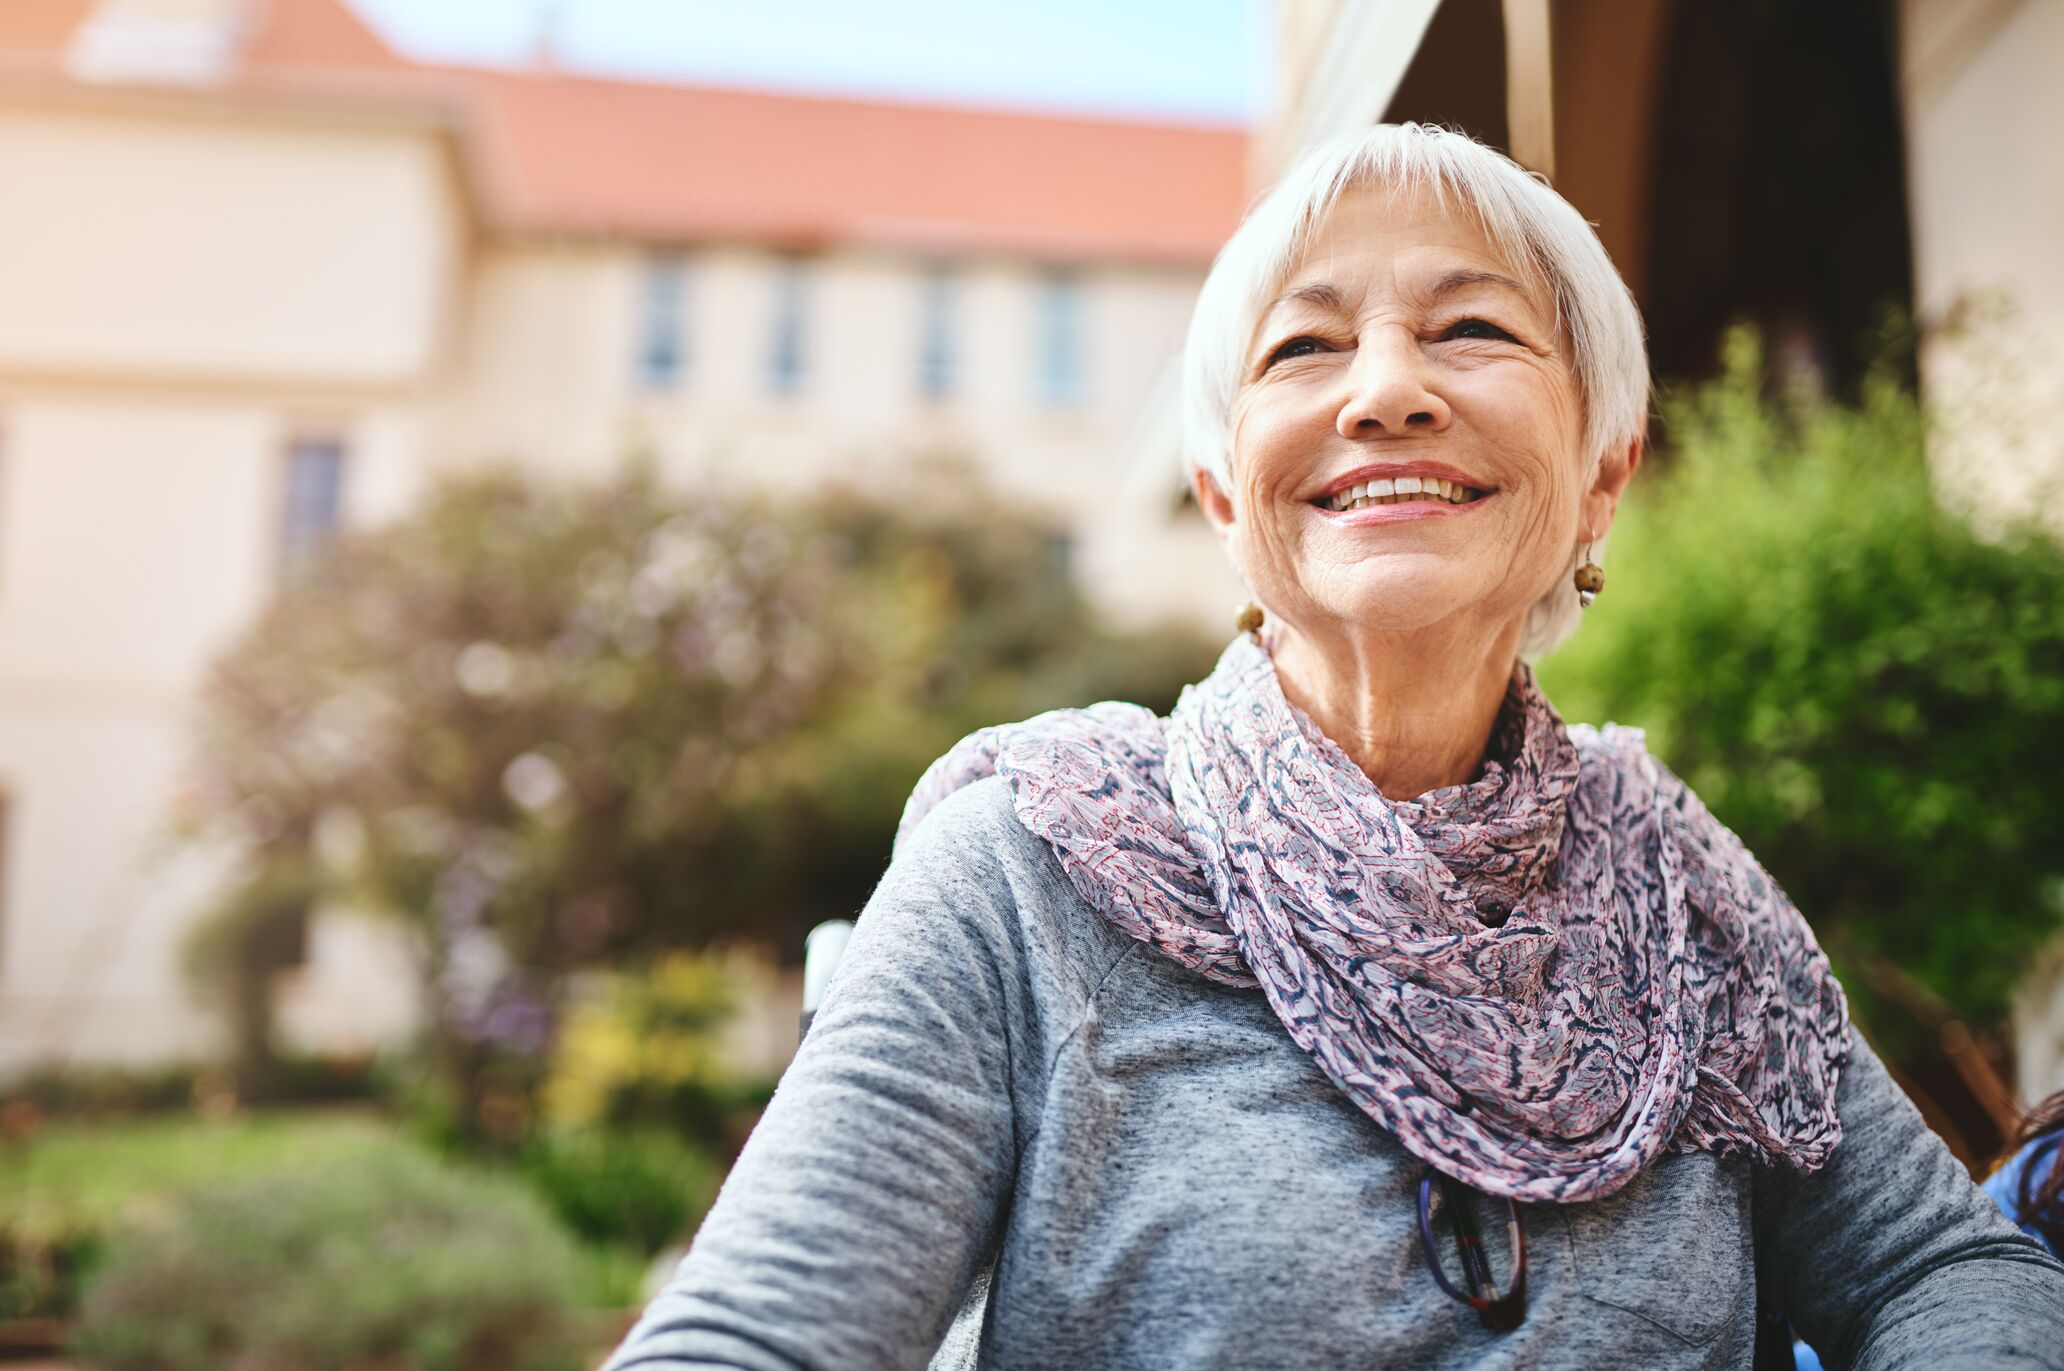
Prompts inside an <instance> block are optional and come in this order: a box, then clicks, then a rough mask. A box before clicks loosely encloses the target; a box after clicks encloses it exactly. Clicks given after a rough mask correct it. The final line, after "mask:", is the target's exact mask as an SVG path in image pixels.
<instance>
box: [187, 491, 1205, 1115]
mask: <svg viewBox="0 0 2064 1371" xmlns="http://www.w3.org/2000/svg"><path fill="white" fill-rule="evenodd" d="M925 507H926V509H927V510H929V511H931V512H927V513H908V512H898V511H896V510H892V509H890V508H887V507H885V506H883V505H880V504H877V503H871V502H869V501H867V500H864V499H861V498H859V497H857V496H854V495H851V494H847V493H842V492H840V491H837V490H820V491H816V492H813V495H812V498H811V499H810V500H809V501H806V502H801V503H800V504H799V503H796V502H792V501H791V502H784V503H782V504H779V505H777V504H774V503H771V502H769V501H766V500H762V499H757V498H750V497H746V496H740V495H722V494H715V493H708V494H698V495H697V496H696V497H695V498H694V499H692V500H688V499H684V498H683V497H681V496H679V495H676V494H673V493H670V492H669V491H667V490H666V489H664V488H663V487H662V486H661V485H660V483H659V482H658V481H657V480H656V479H655V478H654V477H653V476H652V475H651V473H650V470H649V467H648V466H647V465H646V464H644V463H642V462H633V463H631V464H630V465H629V467H628V468H627V471H626V473H625V474H624V475H623V476H621V477H620V478H618V479H616V480H614V481H611V482H609V483H606V484H602V485H595V486H582V487H572V488H565V489H556V488H548V487H544V486H540V485H536V484H533V483H530V482H527V481H525V480H523V479H520V478H518V477H516V476H513V475H507V474H501V475H490V476H485V477H478V478H474V479H471V480H466V481H462V482H458V483H454V484H451V485H449V486H447V487H446V488H444V489H442V490H441V491H439V492H437V493H436V494H435V495H434V497H433V498H431V499H429V500H427V501H426V502H425V504H424V505H423V507H422V508H421V509H420V510H419V512H417V513H416V514H414V515H413V516H412V517H409V518H407V519H405V520H402V521H400V522H398V523H395V524H391V525H388V526H386V527H384V528H381V529H378V530H373V531H369V532H362V533H357V534H353V535H349V536H347V537H345V538H342V539H340V540H339V541H338V542H337V543H336V544H335V545H334V546H333V547H332V548H331V549H330V551H329V553H328V555H326V556H324V557H323V558H321V559H319V560H317V561H315V562H314V563H312V565H311V567H310V569H309V570H308V572H307V573H306V574H305V575H304V576H303V577H302V578H301V579H299V580H298V581H297V582H296V583H295V584H293V585H291V586H290V587H289V588H288V589H287V590H285V591H284V592H283V593H282V595H281V596H280V597H279V599H278V600H277V602H276V603H275V604H274V605H273V607H272V608H271V610H270V611H269V612H268V613H267V614H266V615H265V616H264V617H263V619H262V620H261V621H260V622H259V623H258V624H257V625H256V626H255V627H254V629H253V630H252V631H251V632H250V633H249V634H248V635H247V636H246V638H245V639H244V640H243V641H242V642H241V643H239V644H238V645H237V646H236V647H235V648H234V649H233V650H232V651H230V652H229V653H228V654H227V655H226V656H225V657H224V658H223V659H222V660H221V662H220V663H219V664H218V666H217V667H216V669H215V670H214V672H213V674H212V677H211V679H210V681H209V683H208V685H207V688H206V691H205V694H204V699H203V709H202V711H201V717H200V726H199V735H198V738H199V748H198V758H199V766H198V771H199V777H200V779H199V784H198V785H197V788H196V794H197V796H198V799H197V801H196V817H195V821H194V825H193V829H194V831H196V832H199V833H207V834H212V835H220V836H227V837H229V838H231V839H233V840H234V841H235V842H236V843H237V844H238V845H239V846H240V847H241V848H242V849H243V850H245V851H247V852H248V853H249V854H250V858H251V863H250V870H249V874H248V875H247V876H246V878H245V880H244V881H243V883H242V884H241V885H240V886H239V887H238V888H237V890H236V891H235V892H234V893H233V894H232V895H231V896H230V897H229V898H228V899H227V900H226V901H225V903H224V905H223V907H222V910H221V912H220V914H219V915H218V917H217V918H216V919H215V920H213V921H211V925H210V927H209V928H208V929H206V930H204V931H203V932H202V933H201V934H199V935H198V937H197V941H196V950H197V953H198V954H199V960H200V961H201V962H202V963H203V964H204V965H206V964H210V963H212V964H213V965H216V966H218V967H220V966H222V965H224V964H234V963H237V962H239V960H240V959H241V960H242V961H244V962H248V961H249V960H250V959H252V958H254V957H257V958H263V957H264V956H266V955H268V954H267V951H266V949H267V948H268V947H269V946H271V943H273V942H276V941H277V938H276V935H269V940H268V937H262V936H260V933H261V932H262V931H263V930H265V929H267V928H269V927H271V926H274V925H276V924H277V923H278V922H279V921H280V920H281V918H282V917H284V916H283V915H282V914H281V910H282V908H283V903H282V901H281V900H280V899H279V898H278V896H279V894H280V892H282V891H289V892H295V893H297V894H298V895H299V896H300V897H301V900H302V903H301V908H302V910H303V911H304V912H305V909H306V907H307V905H308V904H309V903H312V902H314V901H316V900H320V899H324V898H336V899H340V900H348V901H351V902H353V903H356V904H358V905H361V906H370V907H375V908H381V909H386V910H390V911H393V912H395V913H397V914H399V915H401V916H403V917H405V918H408V919H410V920H412V921H413V922H414V923H415V924H416V925H417V926H418V927H419V928H420V929H421V930H422V933H423V946H424V948H425V949H426V953H427V955H426V970H427V972H428V988H429V991H430V994H429V1000H430V1003H431V1004H432V1005H433V1007H434V1017H435V1023H434V1025H433V1027H434V1030H435V1034H436V1040H437V1044H438V1048H439V1051H438V1054H437V1056H438V1060H439V1062H440V1063H441V1065H442V1070H441V1072H440V1075H441V1077H442V1082H443V1084H444V1086H445V1087H447V1088H448V1089H449V1090H450V1091H452V1092H453V1098H451V1099H450V1100H449V1101H448V1105H449V1108H450V1111H451V1112H450V1122H451V1124H452V1126H453V1127H454V1128H456V1129H457V1130H458V1131H459V1132H460V1133H461V1134H462V1135H464V1136H465V1137H467V1138H469V1139H472V1140H480V1139H483V1138H484V1139H489V1140H494V1141H499V1142H503V1143H508V1144H512V1145H513V1144H514V1143H515V1142H516V1141H518V1140H519V1139H520V1137H521V1136H522V1135H523V1133H524V1132H525V1131H526V1130H527V1129H528V1127H529V1124H530V1117H531V1101H532V1097H533V1095H534V1091H535V1087H536V1084H537V1079H538V1071H539V1069H540V1064H541V1063H542V1060H543V1055H544V1052H545V1049H546V1047H547V1046H548V1045H549V1042H550V1039H551V1037H552V1035H553V1032H554V1026H555V1018H556V1013H557V1009H558V995H559V982H560V979H561V978H562V977H563V976H564V974H565V973H566V972H567V971H569V970H571V969H573V968H576V967H582V966H589V965H594V964H598V963H604V962H607V961H609V960H611V959H614V958H619V957H622V956H624V955H625V954H627V953H630V952H633V951H640V952H649V951H652V950H655V949H659V948H665V947H675V946H684V947H700V946H706V945H709V944H711V943H715V942H723V941H731V940H736V939H747V940H753V941H757V942H760V943H762V944H764V945H766V946H769V947H771V948H773V949H775V950H776V951H777V952H778V953H779V954H780V955H782V956H784V957H790V958H793V957H795V956H797V955H799V947H800V941H801V936H802V934H803V932H804V931H805V930H806V929H807V928H808V927H809V926H810V925H811V924H813V923H815V922H816V921H818V920H819V919H821V918H823V917H827V916H830V915H834V914H850V913H851V912H852V911H853V910H854V909H856V908H857V907H858V906H859V904H860V903H861V902H862V901H863V900H864V899H865V897H866V894H867V892H868V890H869V888H870V887H871V886H872V884H873V881H874V880H875V878H876V877H878V876H879V874H880V871H881V869H882V866H883V865H884V864H885V862H886V860H887V855H888V845H889V839H890V837H891V835H892V834H893V831H894V826H895V821H896V818H897V816H898V814H899V813H900V809H901V806H902V803H903V800H904V798H905V797H906V796H907V794H908V793H909V789H910V786H911V785H912V783H913V782H914V781H915V779H916V777H917V774H918V772H919V771H920V770H921V769H922V767H923V766H924V765H925V764H926V763H927V762H929V761H930V760H931V758H932V757H934V756H936V755H937V754H938V753H939V752H940V751H942V750H944V748H945V747H946V746H947V745H948V744H950V743H951V742H952V741H953V740H954V739H955V738H956V737H958V736H959V734H960V733H962V732H964V731H966V730H967V729H969V728H972V727H975V726H978V725H980V724H985V723H993V722H997V721H999V720H1002V719H1010V718H1017V717H1022V716H1024V715H1025V714H1029V713H1032V712H1036V711H1037V710H1040V709H1045V708H1050V707H1053V706H1055V705H1059V704H1068V703H1086V702H1088V701H1089V700H1092V699H1096V698H1103V697H1106V696H1112V695H1116V696H1124V697H1128V698H1137V699H1139V700H1140V701H1141V702H1142V703H1146V704H1150V705H1154V706H1156V707H1162V708H1165V707H1166V706H1167V705H1168V704H1169V703H1171V702H1172V701H1173V698H1174V695H1175V692H1176V691H1177V689H1178V688H1179V687H1180V685H1181V683H1182V682H1184V681H1186V680H1190V679H1194V678H1195V676H1197V675H1198V674H1201V672H1202V671H1204V670H1208V669H1209V666H1210V660H1211V647H1210V645H1209V644H1204V643H1199V642H1198V641H1196V640H1194V639H1192V638H1189V637H1186V636H1179V635H1164V636H1156V637H1149V638H1125V637H1119V636H1117V635H1113V634H1111V633H1109V632H1106V631H1104V630H1103V629H1101V628H1100V627H1099V626H1098V625H1097V624H1096V623H1095V622H1094V621H1093V619H1092V617H1091V615H1090V613H1089V611H1088V609H1087V607H1086V606H1085V604H1084V602H1083V601H1082V599H1081V597H1080V595H1079V593H1078V592H1077V590H1076V589H1075V587H1074V586H1073V584H1072V582H1071V581H1070V579H1069V576H1068V574H1067V570H1066V568H1065V566H1064V565H1062V564H1061V562H1060V561H1059V560H1058V559H1057V558H1056V557H1055V556H1054V555H1053V549H1054V542H1053V539H1052V536H1051V534H1050V533H1049V531H1048V530H1047V529H1045V528H1044V527H1042V526H1040V525H1039V524H1037V523H1036V522H1035V521H1032V520H1030V519H1027V518H1024V517H1022V516H1019V515H1017V514H1014V513H1012V512H1011V511H1010V509H1009V507H1008V506H1007V505H1006V504H1004V503H1002V502H999V501H995V500H986V501H984V500H980V499H977V498H972V497H970V498H963V499H960V500H958V501H954V500H940V499H936V498H935V499H933V500H931V501H928V502H927V504H926V506H925ZM302 835H313V837H312V839H305V838H304V837H303V836H302ZM311 848H312V849H313V850H314V851H316V852H317V853H318V854H322V859H321V860H319V861H317V862H315V863H314V864H313V865H312V866H311V864H310V863H309V861H308V855H307V854H308V852H309V851H310V850H311ZM311 872H312V873H313V876H312V877H311V874H310V873H311ZM293 903H294V901H291V900H289V901H286V902H285V904H286V905H292V904H293ZM254 910H255V911H258V914H254ZM260 914H262V916H263V917H259V915H260ZM209 949H212V953H210V952H209ZM223 979H224V980H225V982H226V983H229V984H238V983H241V984H244V985H246V986H248V985H249V984H250V980H251V978H250V976H249V974H248V972H246V973H245V974H243V976H242V979H241V982H239V977H238V975H237V974H235V973H231V974H229V975H226V976H224V977H223ZM249 1013H250V1006H249V1004H248V1002H247V1003H246V1005H245V1008H244V1010H243V1014H244V1016H245V1022H244V1027H243V1030H242V1032H241V1034H240V1037H241V1038H242V1039H243V1040H244V1042H245V1043H246V1047H247V1053H248V1049H249V1045H250V1044H251V1043H252V1042H253V1041H255V1040H257V1039H262V1038H263V1037H264V1030H263V1029H262V1028H258V1027H254V1026H252V1025H251V1024H250V1023H249V1022H248V1016H249Z"/></svg>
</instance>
